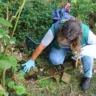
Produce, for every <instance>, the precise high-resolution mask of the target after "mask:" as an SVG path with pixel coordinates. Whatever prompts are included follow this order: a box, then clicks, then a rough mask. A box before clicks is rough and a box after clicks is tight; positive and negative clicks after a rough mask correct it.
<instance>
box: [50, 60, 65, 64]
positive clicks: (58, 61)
mask: <svg viewBox="0 0 96 96" xmlns="http://www.w3.org/2000/svg"><path fill="white" fill-rule="evenodd" d="M50 60H51V63H52V64H53V65H59V64H63V61H64V59H61V58H50Z"/></svg>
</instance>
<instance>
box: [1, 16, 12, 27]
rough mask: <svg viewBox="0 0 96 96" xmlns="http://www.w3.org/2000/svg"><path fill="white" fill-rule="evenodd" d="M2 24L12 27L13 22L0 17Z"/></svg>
mask: <svg viewBox="0 0 96 96" xmlns="http://www.w3.org/2000/svg"><path fill="white" fill-rule="evenodd" d="M0 24H1V25H4V26H7V27H12V25H11V23H10V22H8V21H7V20H5V19H4V18H0Z"/></svg>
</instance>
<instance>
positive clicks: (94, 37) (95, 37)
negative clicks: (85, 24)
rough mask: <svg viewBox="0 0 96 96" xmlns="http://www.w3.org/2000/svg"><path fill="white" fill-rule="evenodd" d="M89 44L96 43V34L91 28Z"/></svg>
mask: <svg viewBox="0 0 96 96" xmlns="http://www.w3.org/2000/svg"><path fill="white" fill-rule="evenodd" d="M87 43H88V44H89V45H96V35H95V34H94V33H93V32H92V31H91V30H89V36H88V42H87Z"/></svg>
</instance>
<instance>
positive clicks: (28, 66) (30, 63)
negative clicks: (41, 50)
mask: <svg viewBox="0 0 96 96" xmlns="http://www.w3.org/2000/svg"><path fill="white" fill-rule="evenodd" d="M22 66H24V69H23V70H24V72H29V70H30V69H31V68H35V62H34V61H33V60H31V59H30V60H28V61H27V62H26V63H25V64H23V65H22Z"/></svg>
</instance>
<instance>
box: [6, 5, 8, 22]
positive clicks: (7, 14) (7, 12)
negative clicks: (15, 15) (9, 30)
mask: <svg viewBox="0 0 96 96" xmlns="http://www.w3.org/2000/svg"><path fill="white" fill-rule="evenodd" d="M6 10H7V12H6V20H7V21H8V19H9V10H8V7H6Z"/></svg>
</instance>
